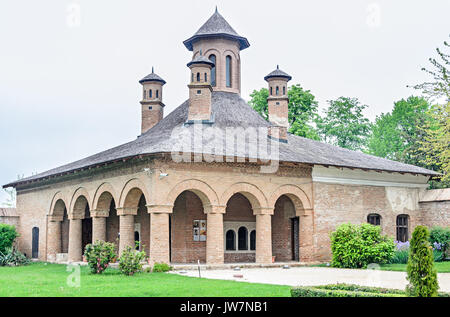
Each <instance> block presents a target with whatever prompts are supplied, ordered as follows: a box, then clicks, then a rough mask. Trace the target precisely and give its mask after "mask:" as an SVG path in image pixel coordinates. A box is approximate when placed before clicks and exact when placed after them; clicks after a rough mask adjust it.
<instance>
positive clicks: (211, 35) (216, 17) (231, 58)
mask: <svg viewBox="0 0 450 317" xmlns="http://www.w3.org/2000/svg"><path fill="white" fill-rule="evenodd" d="M183 43H184V45H185V46H186V48H187V49H188V50H190V51H192V52H193V57H194V58H196V57H197V56H199V55H200V51H202V52H203V55H204V56H205V57H206V58H208V59H209V60H211V61H212V62H213V63H214V65H215V66H214V67H213V68H212V69H211V87H212V89H213V91H224V92H233V93H237V94H240V93H241V57H240V52H241V51H242V50H244V49H246V48H248V47H249V46H250V43H249V42H248V40H247V39H246V38H245V37H242V36H240V35H239V34H238V33H237V32H236V31H235V30H234V29H233V28H232V27H231V26H230V24H228V22H227V21H226V20H225V18H224V17H223V16H222V15H221V14H220V13H219V11H218V10H217V8H216V11H215V12H214V14H213V15H212V16H211V17H210V18H209V19H208V21H206V23H205V24H203V26H202V27H201V28H200V29H199V30H198V31H197V33H195V34H194V35H193V36H192V37H191V38H189V39H187V40H186V41H184V42H183Z"/></svg>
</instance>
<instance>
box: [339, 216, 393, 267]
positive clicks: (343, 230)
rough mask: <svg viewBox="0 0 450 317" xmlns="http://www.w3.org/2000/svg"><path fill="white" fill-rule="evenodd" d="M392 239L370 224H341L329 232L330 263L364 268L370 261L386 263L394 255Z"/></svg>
mask: <svg viewBox="0 0 450 317" xmlns="http://www.w3.org/2000/svg"><path fill="white" fill-rule="evenodd" d="M394 249H395V245H394V242H393V241H392V239H390V238H388V237H387V236H382V235H381V228H380V227H379V226H373V225H370V224H367V223H365V224H362V225H353V224H342V225H340V226H339V227H338V228H337V229H336V231H334V232H332V233H331V251H332V253H333V257H332V262H331V265H332V266H334V267H339V268H366V267H367V265H368V264H370V263H379V264H384V263H387V262H388V261H389V260H390V259H391V258H392V256H393V255H394Z"/></svg>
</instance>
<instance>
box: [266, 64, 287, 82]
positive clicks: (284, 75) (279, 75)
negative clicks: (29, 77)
mask: <svg viewBox="0 0 450 317" xmlns="http://www.w3.org/2000/svg"><path fill="white" fill-rule="evenodd" d="M271 78H285V79H287V81H290V80H291V79H292V76H290V75H288V74H287V73H285V72H283V71H282V70H281V69H280V66H279V65H277V69H275V70H274V71H273V72H271V73H270V74H269V75H267V76H266V77H264V80H265V81H267V80H269V79H271Z"/></svg>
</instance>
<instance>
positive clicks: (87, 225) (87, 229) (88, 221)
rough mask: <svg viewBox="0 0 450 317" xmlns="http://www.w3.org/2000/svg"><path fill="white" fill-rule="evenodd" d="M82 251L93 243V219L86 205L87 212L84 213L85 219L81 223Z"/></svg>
mask: <svg viewBox="0 0 450 317" xmlns="http://www.w3.org/2000/svg"><path fill="white" fill-rule="evenodd" d="M81 232H82V233H81V250H83V254H84V249H85V248H86V246H87V245H88V244H90V243H92V218H91V215H90V212H89V206H87V205H86V210H85V213H84V219H83V220H82V221H81Z"/></svg>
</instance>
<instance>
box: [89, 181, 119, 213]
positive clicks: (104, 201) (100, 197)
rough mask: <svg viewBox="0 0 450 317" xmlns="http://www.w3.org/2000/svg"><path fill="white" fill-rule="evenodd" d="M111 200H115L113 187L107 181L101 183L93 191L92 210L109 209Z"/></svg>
mask: <svg viewBox="0 0 450 317" xmlns="http://www.w3.org/2000/svg"><path fill="white" fill-rule="evenodd" d="M111 200H114V201H115V202H117V195H116V191H115V189H114V188H113V187H112V185H111V184H109V183H103V184H101V185H100V186H99V187H98V188H97V190H96V191H95V194H94V199H93V201H92V210H103V211H105V210H109V207H110V205H111Z"/></svg>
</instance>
